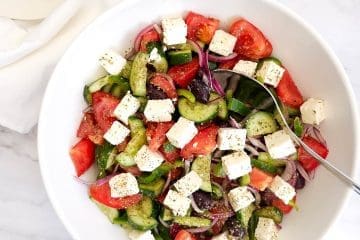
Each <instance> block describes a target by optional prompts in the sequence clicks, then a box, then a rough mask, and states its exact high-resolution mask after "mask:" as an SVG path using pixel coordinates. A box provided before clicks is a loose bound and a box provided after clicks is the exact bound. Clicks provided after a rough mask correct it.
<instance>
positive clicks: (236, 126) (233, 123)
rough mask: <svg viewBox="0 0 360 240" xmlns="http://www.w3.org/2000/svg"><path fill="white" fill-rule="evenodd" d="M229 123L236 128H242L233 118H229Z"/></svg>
mask: <svg viewBox="0 0 360 240" xmlns="http://www.w3.org/2000/svg"><path fill="white" fill-rule="evenodd" d="M229 123H230V125H231V126H232V127H234V128H241V126H240V124H239V123H238V122H237V121H236V120H235V119H234V118H233V117H231V116H230V117H229Z"/></svg>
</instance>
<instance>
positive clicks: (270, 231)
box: [255, 217, 279, 240]
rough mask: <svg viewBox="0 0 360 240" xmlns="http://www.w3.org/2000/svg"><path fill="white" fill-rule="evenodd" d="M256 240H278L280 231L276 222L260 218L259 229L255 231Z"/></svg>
mask: <svg viewBox="0 0 360 240" xmlns="http://www.w3.org/2000/svg"><path fill="white" fill-rule="evenodd" d="M255 238H256V240H277V239H279V230H278V228H277V227H276V224H275V222H274V220H272V219H271V218H264V217H259V221H258V224H257V227H256V229H255Z"/></svg>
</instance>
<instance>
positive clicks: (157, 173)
mask: <svg viewBox="0 0 360 240" xmlns="http://www.w3.org/2000/svg"><path fill="white" fill-rule="evenodd" d="M172 168H173V166H172V165H171V164H170V163H163V164H161V165H160V166H159V167H157V168H155V170H154V171H152V172H151V173H150V174H145V175H141V176H140V177H139V178H138V181H139V183H144V184H148V183H151V182H154V181H155V180H157V179H159V178H161V177H162V176H164V175H166V174H168V173H169V172H170V170H171V169H172Z"/></svg>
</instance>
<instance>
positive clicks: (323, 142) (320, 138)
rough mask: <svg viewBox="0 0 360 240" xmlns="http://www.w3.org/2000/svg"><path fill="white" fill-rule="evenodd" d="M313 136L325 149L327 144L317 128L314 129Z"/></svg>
mask: <svg viewBox="0 0 360 240" xmlns="http://www.w3.org/2000/svg"><path fill="white" fill-rule="evenodd" d="M313 129H314V136H315V138H316V139H317V140H318V141H319V142H320V143H321V144H322V145H324V146H325V147H327V142H326V140H325V138H324V137H323V136H322V135H321V132H320V130H319V129H318V128H317V127H314V128H313Z"/></svg>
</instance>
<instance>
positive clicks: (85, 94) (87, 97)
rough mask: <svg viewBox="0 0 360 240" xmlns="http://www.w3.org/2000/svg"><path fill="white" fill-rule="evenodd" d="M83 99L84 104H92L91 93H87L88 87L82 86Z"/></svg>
mask: <svg viewBox="0 0 360 240" xmlns="http://www.w3.org/2000/svg"><path fill="white" fill-rule="evenodd" d="M83 97H84V100H85V102H86V103H87V104H91V103H92V96H91V92H90V91H89V86H88V85H85V86H84V90H83Z"/></svg>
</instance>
